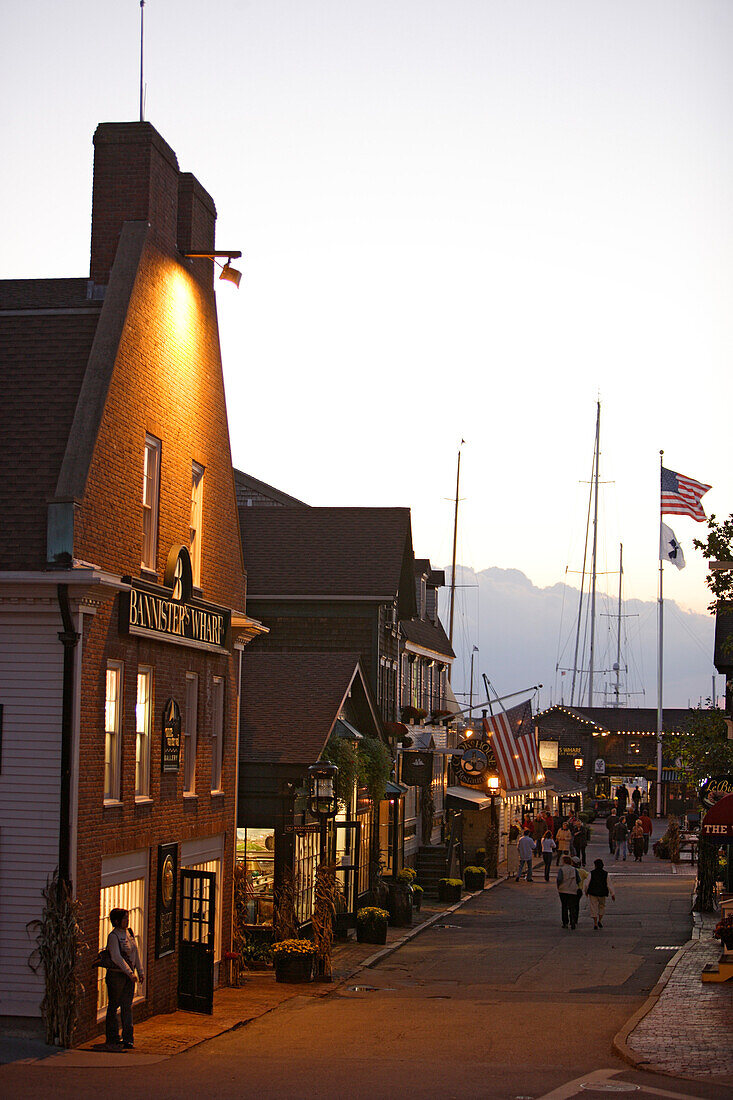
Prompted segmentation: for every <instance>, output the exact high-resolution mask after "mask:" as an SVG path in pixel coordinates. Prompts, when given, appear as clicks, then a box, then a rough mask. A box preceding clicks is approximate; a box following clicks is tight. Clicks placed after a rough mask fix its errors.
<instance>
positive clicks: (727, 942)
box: [720, 932, 733, 951]
mask: <svg viewBox="0 0 733 1100" xmlns="http://www.w3.org/2000/svg"><path fill="white" fill-rule="evenodd" d="M720 943H721V946H722V948H723V950H724V951H733V932H731V933H730V935H726V936H721V937H720Z"/></svg>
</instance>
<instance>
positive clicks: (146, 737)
mask: <svg viewBox="0 0 733 1100" xmlns="http://www.w3.org/2000/svg"><path fill="white" fill-rule="evenodd" d="M143 678H144V679H145V681H146V682H147V685H148V693H147V699H146V700H145V699H144V700H143V701H142V702H141V701H140V682H141V680H142V679H143ZM141 707H147V709H146V710H144V711H143V712H142V714H141ZM152 718H153V670H152V668H151V667H150V665H138V669H137V695H136V700H135V801H136V802H140V801H145V802H147V801H148V800H149V798H150V735H151V730H152Z"/></svg>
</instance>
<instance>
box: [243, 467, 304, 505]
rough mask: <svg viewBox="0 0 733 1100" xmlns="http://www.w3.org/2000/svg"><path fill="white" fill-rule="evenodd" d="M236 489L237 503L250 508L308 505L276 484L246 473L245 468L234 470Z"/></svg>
mask: <svg viewBox="0 0 733 1100" xmlns="http://www.w3.org/2000/svg"><path fill="white" fill-rule="evenodd" d="M234 489H235V491H236V494H237V504H241V505H242V506H244V507H248V508H251V507H262V506H264V507H272V506H273V505H274V506H276V507H277V506H281V507H282V506H290V505H295V506H298V505H300V506H301V507H302V508H307V507H308V505H307V504H306V503H305V501H303V500H298V499H297V498H296V497H291V496H290V494H289V493H284V492H283V491H282V489H276V488H275V486H274V485H268V484H267V482H266V481H260V480H259V478H256V477H253V476H252V474H246V473H245V472H244V470H236V469H235V470H234Z"/></svg>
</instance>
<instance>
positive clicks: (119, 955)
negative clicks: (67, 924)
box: [105, 909, 145, 1050]
mask: <svg viewBox="0 0 733 1100" xmlns="http://www.w3.org/2000/svg"><path fill="white" fill-rule="evenodd" d="M109 919H110V921H111V922H112V931H111V932H110V934H109V936H108V937H107V951H108V952H109V959H110V963H111V965H110V967H109V969H108V970H107V975H106V977H105V983H106V985H107V1016H106V1018H105V1038H106V1043H107V1047H108V1048H109V1049H111V1050H119V1049H120V1048H122V1049H123V1050H131V1049H132V1048H133V1047H134V1045H135V1042H134V1037H133V1028H132V1000H133V997H134V996H135V982H136V981H140V982H144V981H145V974H144V973H143V966H142V963H141V961H140V955H139V953H138V950H137V943H136V941H135V936H134V934H133V933H132V931H131V929H130V928H129V923H130V914H129V912H128V910H127V909H113V910H112V911H111V913H110V915H109ZM118 1010H119V1012H120V1015H121V1017H122V1040H120V1032H119V1024H118V1021H117V1012H118Z"/></svg>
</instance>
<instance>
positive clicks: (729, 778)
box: [700, 775, 733, 807]
mask: <svg viewBox="0 0 733 1100" xmlns="http://www.w3.org/2000/svg"><path fill="white" fill-rule="evenodd" d="M727 794H733V775H711V776H708V778H707V779H706V780H705V782H704V783H703V785H702V786H701V787H700V801H701V802H702V804H703V806H708V807H710V806H714V805H715V803H716V802H720V800H721V798H725V796H726V795H727Z"/></svg>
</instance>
